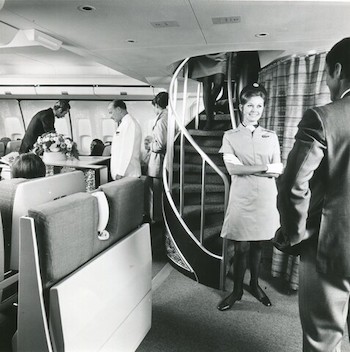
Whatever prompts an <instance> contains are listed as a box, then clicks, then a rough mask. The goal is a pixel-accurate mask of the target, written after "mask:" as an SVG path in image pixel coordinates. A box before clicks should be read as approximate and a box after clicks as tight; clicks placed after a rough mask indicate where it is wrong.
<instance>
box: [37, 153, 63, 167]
mask: <svg viewBox="0 0 350 352" xmlns="http://www.w3.org/2000/svg"><path fill="white" fill-rule="evenodd" d="M66 159H67V157H66V154H64V153H61V152H44V154H43V162H44V163H45V164H50V163H56V162H59V161H65V160H66Z"/></svg>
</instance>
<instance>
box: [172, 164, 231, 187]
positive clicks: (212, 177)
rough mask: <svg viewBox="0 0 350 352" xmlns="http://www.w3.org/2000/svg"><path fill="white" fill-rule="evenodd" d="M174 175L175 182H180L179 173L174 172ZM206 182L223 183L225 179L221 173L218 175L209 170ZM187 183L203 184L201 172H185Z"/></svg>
mask: <svg viewBox="0 0 350 352" xmlns="http://www.w3.org/2000/svg"><path fill="white" fill-rule="evenodd" d="M207 169H208V167H207ZM225 172H226V171H225ZM173 175H174V178H173V182H174V183H179V180H180V176H179V173H178V172H174V174H173ZM227 176H228V175H227ZM205 182H206V184H223V181H222V179H221V177H220V175H218V174H216V173H208V172H207V173H206V175H205ZM185 183H197V184H201V183H202V177H201V174H200V173H199V172H185Z"/></svg>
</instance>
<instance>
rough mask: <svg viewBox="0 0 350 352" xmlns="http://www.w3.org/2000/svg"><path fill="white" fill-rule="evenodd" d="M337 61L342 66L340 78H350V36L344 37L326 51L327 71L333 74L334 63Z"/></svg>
mask: <svg viewBox="0 0 350 352" xmlns="http://www.w3.org/2000/svg"><path fill="white" fill-rule="evenodd" d="M337 63H339V64H341V67H342V74H343V76H342V78H345V79H348V80H350V38H349V37H348V38H344V39H342V40H341V41H340V42H338V43H337V44H335V45H334V46H333V48H332V49H331V50H330V51H329V52H328V54H327V56H326V64H327V66H328V71H329V74H330V75H331V76H333V73H334V70H335V65H336V64H337Z"/></svg>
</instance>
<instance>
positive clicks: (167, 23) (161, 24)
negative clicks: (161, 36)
mask: <svg viewBox="0 0 350 352" xmlns="http://www.w3.org/2000/svg"><path fill="white" fill-rule="evenodd" d="M151 25H152V26H153V27H154V28H170V27H180V25H179V24H178V22H176V21H160V22H151Z"/></svg>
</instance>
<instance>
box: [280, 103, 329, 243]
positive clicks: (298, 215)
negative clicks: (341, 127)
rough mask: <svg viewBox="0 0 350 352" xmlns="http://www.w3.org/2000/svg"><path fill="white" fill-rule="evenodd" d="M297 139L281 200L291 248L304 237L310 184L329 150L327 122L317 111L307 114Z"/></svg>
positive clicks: (282, 184)
mask: <svg viewBox="0 0 350 352" xmlns="http://www.w3.org/2000/svg"><path fill="white" fill-rule="evenodd" d="M295 139H296V140H295V143H294V146H293V148H292V150H291V152H290V153H289V156H288V160H287V165H286V168H285V170H284V173H283V175H282V177H281V181H280V187H279V192H278V198H277V204H278V210H279V212H280V217H281V231H282V233H283V236H284V238H285V240H286V242H287V243H290V244H291V245H295V244H297V243H299V242H301V241H302V240H303V238H304V235H305V231H306V220H307V216H308V210H309V205H310V198H311V192H310V187H309V182H310V179H311V178H312V176H313V174H314V172H315V170H316V169H317V168H318V167H319V165H320V164H321V162H322V159H323V158H324V153H325V150H326V148H327V145H326V136H325V130H324V126H323V122H322V120H321V118H320V117H319V115H318V113H317V112H316V111H315V110H312V109H310V110H307V111H306V112H305V114H304V116H303V119H302V120H301V122H300V123H299V126H298V132H297V134H296V136H295Z"/></svg>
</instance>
